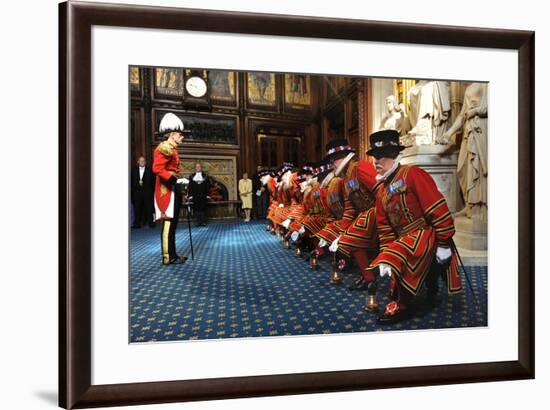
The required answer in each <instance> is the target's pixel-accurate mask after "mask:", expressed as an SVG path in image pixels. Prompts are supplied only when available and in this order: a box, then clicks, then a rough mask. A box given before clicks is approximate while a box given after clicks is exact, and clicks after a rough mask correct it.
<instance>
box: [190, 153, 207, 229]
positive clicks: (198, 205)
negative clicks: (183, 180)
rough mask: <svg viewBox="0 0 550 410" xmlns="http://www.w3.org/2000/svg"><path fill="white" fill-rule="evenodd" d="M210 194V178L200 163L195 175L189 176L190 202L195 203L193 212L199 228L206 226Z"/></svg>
mask: <svg viewBox="0 0 550 410" xmlns="http://www.w3.org/2000/svg"><path fill="white" fill-rule="evenodd" d="M209 194H210V178H209V177H208V175H206V172H204V171H203V170H202V166H201V164H200V163H198V162H197V163H196V164H195V173H193V174H191V175H189V197H188V198H189V200H190V201H191V202H193V212H194V214H195V217H196V218H197V225H198V226H205V225H206V208H207V206H208V199H209Z"/></svg>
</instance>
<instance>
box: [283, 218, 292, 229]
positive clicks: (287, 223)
mask: <svg viewBox="0 0 550 410" xmlns="http://www.w3.org/2000/svg"><path fill="white" fill-rule="evenodd" d="M291 222H292V221H291V220H290V219H285V220H284V222H283V223H282V224H281V225H283V226H284V227H285V228H286V229H288V226H289V225H290V223H291Z"/></svg>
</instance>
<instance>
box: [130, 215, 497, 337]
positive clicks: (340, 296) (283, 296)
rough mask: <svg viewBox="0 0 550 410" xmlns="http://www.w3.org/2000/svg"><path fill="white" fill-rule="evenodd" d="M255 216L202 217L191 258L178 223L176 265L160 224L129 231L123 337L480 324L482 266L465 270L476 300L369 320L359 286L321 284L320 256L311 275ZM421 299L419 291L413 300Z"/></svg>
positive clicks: (451, 299) (324, 264)
mask: <svg viewBox="0 0 550 410" xmlns="http://www.w3.org/2000/svg"><path fill="white" fill-rule="evenodd" d="M264 227H265V224H264V223H263V222H261V223H260V222H250V223H248V224H245V223H243V222H225V223H212V224H210V225H208V226H206V227H193V243H194V246H195V260H194V261H191V255H190V249H189V242H188V232H187V225H186V224H181V225H180V227H179V228H178V232H177V236H176V237H177V249H178V252H179V254H180V255H182V256H184V255H185V256H189V260H188V261H187V262H186V263H185V264H184V265H169V266H162V265H161V263H160V261H161V257H160V229H159V228H155V229H149V228H142V229H139V230H132V231H131V251H130V252H131V255H130V341H131V342H151V341H171V340H194V339H217V338H235V337H253V336H283V335H306V334H323V333H350V332H369V331H380V330H405V329H434V328H449V327H475V326H486V325H487V314H486V312H487V309H486V303H487V268H486V267H478V266H475V267H468V268H467V269H468V270H469V274H470V277H471V279H472V285H473V288H474V291H475V293H476V297H477V299H478V301H479V305H477V306H476V305H475V303H474V301H473V298H472V295H471V293H470V291H469V290H468V288H467V287H466V286H465V285H466V283H465V279H464V278H463V285H464V286H465V290H464V292H462V293H461V294H458V295H454V296H448V295H447V292H446V289H444V290H443V291H441V290H442V288H443V286H444V285H443V283H442V282H441V281H440V282H441V283H440V296H441V299H442V300H441V303H440V304H439V305H438V306H437V307H436V308H434V309H432V310H430V311H426V310H422V309H419V310H418V311H417V312H416V313H415V315H414V316H413V317H411V318H410V319H408V320H406V321H403V322H401V323H398V324H395V325H393V326H384V327H381V326H378V325H376V317H375V316H374V315H373V314H371V313H368V312H366V311H364V310H363V306H364V305H365V298H366V292H358V291H354V292H352V291H349V290H348V289H347V285H349V284H351V282H352V281H353V279H354V274H353V273H352V272H347V273H346V272H344V284H343V285H338V286H334V285H331V284H330V283H329V274H330V263H329V260H328V259H326V260H322V261H321V268H320V269H319V270H318V271H312V270H311V269H310V268H309V264H308V263H307V262H306V261H305V260H304V259H302V258H298V257H296V256H294V252H293V251H291V250H287V249H283V247H282V246H281V243H280V241H279V240H278V239H277V238H276V237H275V236H274V235H270V234H268V233H266V232H265V230H264ZM379 282H380V285H379V300H380V302H381V305H383V304H385V303H386V302H387V297H386V295H387V293H388V281H387V278H384V279H383V280H381V281H379ZM420 297H422V295H421V296H420Z"/></svg>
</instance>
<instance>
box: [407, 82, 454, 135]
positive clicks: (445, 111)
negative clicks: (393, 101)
mask: <svg viewBox="0 0 550 410" xmlns="http://www.w3.org/2000/svg"><path fill="white" fill-rule="evenodd" d="M407 98H408V100H409V121H410V124H411V126H412V129H411V130H410V131H409V132H408V133H407V135H406V136H405V137H403V142H404V143H406V144H407V145H432V144H435V143H436V141H438V140H439V139H440V137H441V135H443V134H444V133H445V131H447V128H448V127H449V121H448V120H449V116H450V113H451V101H450V98H449V83H447V82H445V81H426V80H420V81H418V82H417V83H416V84H415V85H414V86H413V87H412V88H411V89H410V90H409V94H408V96H407Z"/></svg>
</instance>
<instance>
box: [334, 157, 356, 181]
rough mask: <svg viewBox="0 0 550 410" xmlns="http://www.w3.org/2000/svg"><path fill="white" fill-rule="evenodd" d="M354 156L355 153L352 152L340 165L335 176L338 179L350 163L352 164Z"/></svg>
mask: <svg viewBox="0 0 550 410" xmlns="http://www.w3.org/2000/svg"><path fill="white" fill-rule="evenodd" d="M354 156H355V152H350V153H349V154H348V155H347V156H346V157H345V158H344V160H343V161H342V162H341V163H340V165H338V168H336V171H334V175H335V176H337V177H338V176H340V172H342V170H343V169H344V168H345V167H346V165H348V162H350V161H351V159H352V158H353V157H354Z"/></svg>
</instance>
